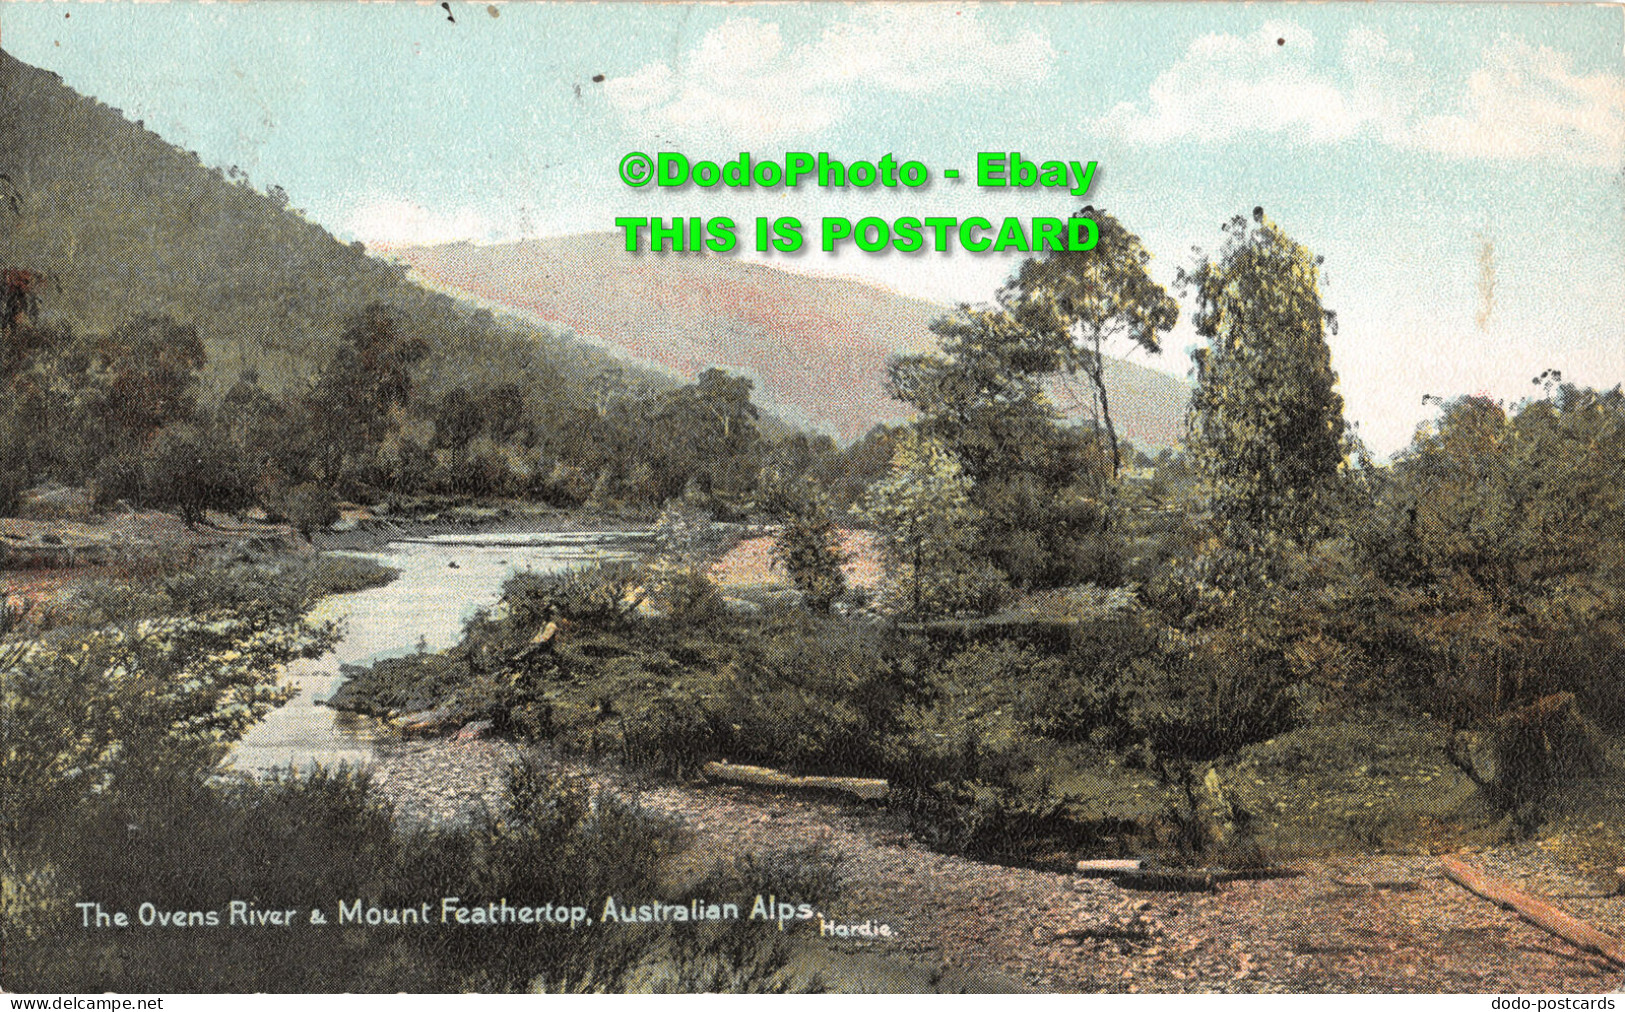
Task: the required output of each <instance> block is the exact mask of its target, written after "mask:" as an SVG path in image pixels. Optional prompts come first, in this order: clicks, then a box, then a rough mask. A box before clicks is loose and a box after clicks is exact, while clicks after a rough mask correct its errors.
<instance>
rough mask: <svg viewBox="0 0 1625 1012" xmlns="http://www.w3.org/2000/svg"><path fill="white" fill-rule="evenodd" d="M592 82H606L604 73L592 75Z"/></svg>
mask: <svg viewBox="0 0 1625 1012" xmlns="http://www.w3.org/2000/svg"><path fill="white" fill-rule="evenodd" d="M592 83H593V84H603V83H604V75H603V74H594V75H592Z"/></svg>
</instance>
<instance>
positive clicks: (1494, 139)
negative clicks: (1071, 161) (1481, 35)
mask: <svg viewBox="0 0 1625 1012" xmlns="http://www.w3.org/2000/svg"><path fill="white" fill-rule="evenodd" d="M1428 103H1434V104H1438V107H1435V108H1429V107H1428V106H1427V104H1428ZM1095 126H1096V127H1097V128H1098V129H1100V130H1101V131H1102V132H1104V133H1106V134H1107V135H1108V136H1113V137H1119V138H1122V139H1124V140H1128V141H1131V142H1135V143H1153V144H1154V143H1163V142H1167V141H1172V140H1194V141H1197V142H1203V143H1216V142H1222V141H1227V140H1231V139H1233V138H1237V137H1242V136H1246V135H1251V134H1276V135H1282V136H1285V137H1287V138H1289V139H1291V140H1295V141H1298V142H1300V143H1317V142H1332V141H1339V140H1343V139H1345V138H1348V137H1352V136H1354V135H1356V134H1362V133H1370V134H1372V135H1374V136H1376V137H1377V138H1379V139H1380V140H1382V141H1383V142H1385V143H1387V144H1390V145H1392V146H1394V147H1400V148H1410V149H1419V150H1424V151H1432V152H1436V153H1438V154H1442V155H1447V156H1451V157H1460V158H1503V159H1526V158H1549V159H1553V160H1557V161H1566V162H1570V163H1574V164H1579V165H1598V166H1614V165H1618V164H1619V163H1620V162H1621V161H1622V160H1625V79H1622V78H1621V77H1620V76H1619V75H1617V74H1609V73H1605V72H1598V73H1594V74H1590V75H1578V74H1575V73H1574V72H1573V70H1572V61H1571V60H1570V59H1569V57H1567V56H1566V55H1564V54H1562V53H1559V52H1556V51H1554V50H1552V49H1550V48H1546V47H1539V48H1537V47H1534V46H1531V45H1529V44H1528V43H1527V42H1525V41H1523V40H1521V39H1515V38H1507V39H1503V40H1502V41H1500V42H1498V43H1496V44H1495V45H1492V46H1491V47H1489V48H1488V49H1487V50H1486V51H1485V52H1484V54H1483V57H1482V62H1481V65H1480V66H1479V68H1478V69H1477V70H1475V71H1474V72H1473V73H1472V74H1470V75H1469V76H1468V77H1467V79H1466V80H1465V81H1460V82H1450V81H1440V80H1437V79H1435V78H1433V77H1430V76H1429V74H1428V73H1426V72H1425V70H1424V69H1423V68H1422V67H1421V66H1419V65H1418V63H1417V61H1416V58H1415V56H1414V54H1412V53H1410V52H1407V51H1405V50H1402V49H1398V48H1395V47H1393V46H1391V45H1390V44H1389V42H1388V39H1387V38H1386V37H1385V36H1384V35H1383V34H1382V33H1381V32H1379V31H1376V30H1373V29H1370V28H1356V29H1354V30H1352V31H1350V32H1349V33H1348V34H1347V35H1346V36H1345V37H1344V39H1343V44H1342V48H1341V53H1340V59H1339V60H1338V61H1337V63H1336V64H1332V63H1330V62H1328V61H1325V60H1321V59H1317V58H1316V45H1315V39H1314V38H1313V36H1311V35H1310V34H1309V33H1308V32H1307V31H1304V30H1303V29H1301V28H1298V27H1297V26H1295V25H1290V24H1280V23H1267V24H1265V25H1264V26H1263V27H1261V28H1260V29H1259V30H1258V31H1257V32H1255V33H1254V34H1253V35H1251V36H1237V35H1206V36H1203V37H1201V38H1199V39H1197V40H1195V41H1194V42H1192V43H1191V44H1190V46H1189V47H1188V48H1187V49H1186V51H1185V54H1184V55H1183V56H1182V57H1181V58H1180V59H1179V60H1178V61H1177V62H1175V63H1174V65H1173V66H1171V67H1169V68H1168V69H1167V70H1166V71H1164V72H1163V73H1161V74H1159V75H1158V76H1157V78H1156V80H1155V81H1153V82H1152V84H1151V87H1150V93H1149V95H1148V96H1147V101H1146V102H1143V103H1133V102H1123V103H1120V104H1118V105H1117V106H1116V107H1114V108H1113V109H1112V110H1111V111H1110V112H1108V113H1107V114H1106V115H1105V116H1103V117H1101V118H1100V119H1099V120H1098V121H1097V122H1096V123H1095Z"/></svg>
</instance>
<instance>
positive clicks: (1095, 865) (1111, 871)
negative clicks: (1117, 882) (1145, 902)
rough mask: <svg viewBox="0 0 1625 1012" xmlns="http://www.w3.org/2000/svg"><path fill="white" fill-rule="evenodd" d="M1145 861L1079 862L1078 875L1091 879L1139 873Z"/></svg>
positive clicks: (1097, 860)
mask: <svg viewBox="0 0 1625 1012" xmlns="http://www.w3.org/2000/svg"><path fill="white" fill-rule="evenodd" d="M1144 866H1145V861H1144V860H1143V859H1141V858H1138V857H1125V858H1115V857H1111V858H1094V859H1090V860H1086V861H1079V862H1078V874H1079V875H1084V876H1087V877H1091V878H1111V877H1112V876H1114V875H1128V874H1130V873H1133V872H1137V871H1139V870H1140V869H1141V868H1142V867H1144Z"/></svg>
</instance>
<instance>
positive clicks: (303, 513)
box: [280, 483, 339, 541]
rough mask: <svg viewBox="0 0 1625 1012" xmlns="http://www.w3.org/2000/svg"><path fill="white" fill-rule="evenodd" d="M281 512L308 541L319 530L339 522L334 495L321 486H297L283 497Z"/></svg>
mask: <svg viewBox="0 0 1625 1012" xmlns="http://www.w3.org/2000/svg"><path fill="white" fill-rule="evenodd" d="M280 512H281V513H282V515H283V516H285V517H287V518H288V523H289V524H290V525H291V526H292V527H293V529H294V530H295V531H297V532H298V533H299V536H300V537H302V538H304V539H305V540H306V541H309V540H310V536H311V535H312V534H314V533H315V532H316V531H317V530H318V529H323V528H327V527H331V526H332V525H333V524H335V523H337V522H338V519H339V507H338V503H337V502H335V501H334V499H333V493H332V492H330V491H328V490H327V489H326V488H324V487H322V486H320V485H313V484H310V483H306V484H303V485H295V486H294V487H293V488H291V489H289V490H288V492H287V494H286V495H284V496H283V497H282V502H281V509H280Z"/></svg>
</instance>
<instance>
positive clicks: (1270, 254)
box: [1179, 208, 1346, 541]
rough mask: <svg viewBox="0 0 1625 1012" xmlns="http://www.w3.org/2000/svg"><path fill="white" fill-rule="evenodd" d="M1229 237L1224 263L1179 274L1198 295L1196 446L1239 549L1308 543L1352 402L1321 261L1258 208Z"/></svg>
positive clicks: (1338, 462) (1210, 491)
mask: <svg viewBox="0 0 1625 1012" xmlns="http://www.w3.org/2000/svg"><path fill="white" fill-rule="evenodd" d="M1253 222H1254V224H1253V225H1251V226H1250V225H1249V224H1248V222H1247V220H1246V219H1245V218H1242V217H1241V216H1239V215H1238V216H1237V217H1235V218H1233V219H1232V220H1231V221H1230V222H1229V223H1228V224H1227V225H1225V226H1224V227H1223V230H1224V232H1225V235H1226V239H1225V243H1224V246H1223V248H1222V249H1221V251H1220V253H1219V256H1218V257H1217V259H1214V258H1204V259H1203V260H1202V261H1201V262H1200V263H1198V264H1197V265H1196V266H1195V267H1194V268H1192V269H1191V270H1189V271H1184V270H1181V271H1180V278H1179V281H1180V284H1181V285H1182V286H1183V287H1185V288H1187V289H1189V290H1193V291H1194V294H1195V298H1196V304H1197V310H1196V316H1195V324H1196V331H1197V333H1198V334H1200V335H1201V336H1203V337H1205V338H1207V340H1208V346H1207V347H1206V348H1204V349H1201V350H1198V351H1197V352H1196V353H1195V355H1194V358H1195V360H1196V379H1197V388H1196V392H1195V394H1194V395H1193V396H1192V398H1191V409H1190V416H1189V445H1190V450H1191V455H1192V458H1193V460H1194V462H1195V464H1196V466H1197V469H1198V471H1199V472H1200V474H1201V475H1202V479H1203V483H1204V491H1205V498H1206V500H1207V504H1208V506H1209V508H1210V509H1211V510H1212V512H1213V515H1214V518H1215V520H1216V521H1218V523H1219V524H1220V526H1221V529H1223V530H1224V531H1225V532H1226V534H1227V536H1228V538H1229V539H1230V540H1232V541H1241V540H1251V538H1252V536H1253V535H1256V534H1258V533H1260V532H1264V531H1275V532H1278V533H1288V534H1290V535H1291V536H1293V537H1296V538H1299V539H1302V538H1304V537H1306V536H1307V535H1308V533H1309V531H1310V529H1311V528H1312V526H1313V524H1312V521H1313V516H1314V509H1315V500H1316V499H1317V497H1318V496H1319V495H1320V493H1321V492H1323V491H1324V490H1326V489H1327V488H1328V487H1329V486H1330V483H1331V482H1333V480H1334V479H1335V478H1336V476H1337V475H1338V473H1339V470H1340V469H1341V468H1342V467H1343V465H1344V463H1345V461H1346V451H1345V446H1344V423H1343V398H1342V397H1341V396H1340V395H1339V394H1338V393H1337V389H1336V387H1337V374H1336V373H1334V372H1333V371H1332V366H1331V351H1330V349H1329V348H1328V347H1327V345H1326V332H1327V330H1328V328H1332V329H1333V330H1334V332H1335V321H1336V318H1335V316H1334V315H1333V314H1332V313H1331V312H1330V311H1328V310H1326V309H1325V308H1324V307H1323V306H1322V305H1321V302H1320V264H1321V262H1322V258H1320V257H1317V256H1315V255H1314V254H1313V253H1311V252H1310V251H1309V250H1308V249H1306V248H1305V247H1303V246H1302V245H1300V244H1298V243H1297V242H1295V241H1293V240H1292V239H1291V238H1290V237H1288V236H1287V234H1286V233H1285V232H1283V231H1282V230H1281V229H1280V227H1279V226H1277V225H1276V224H1274V223H1273V222H1270V221H1267V220H1266V219H1265V217H1264V209H1263V208H1254V209H1253Z"/></svg>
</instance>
